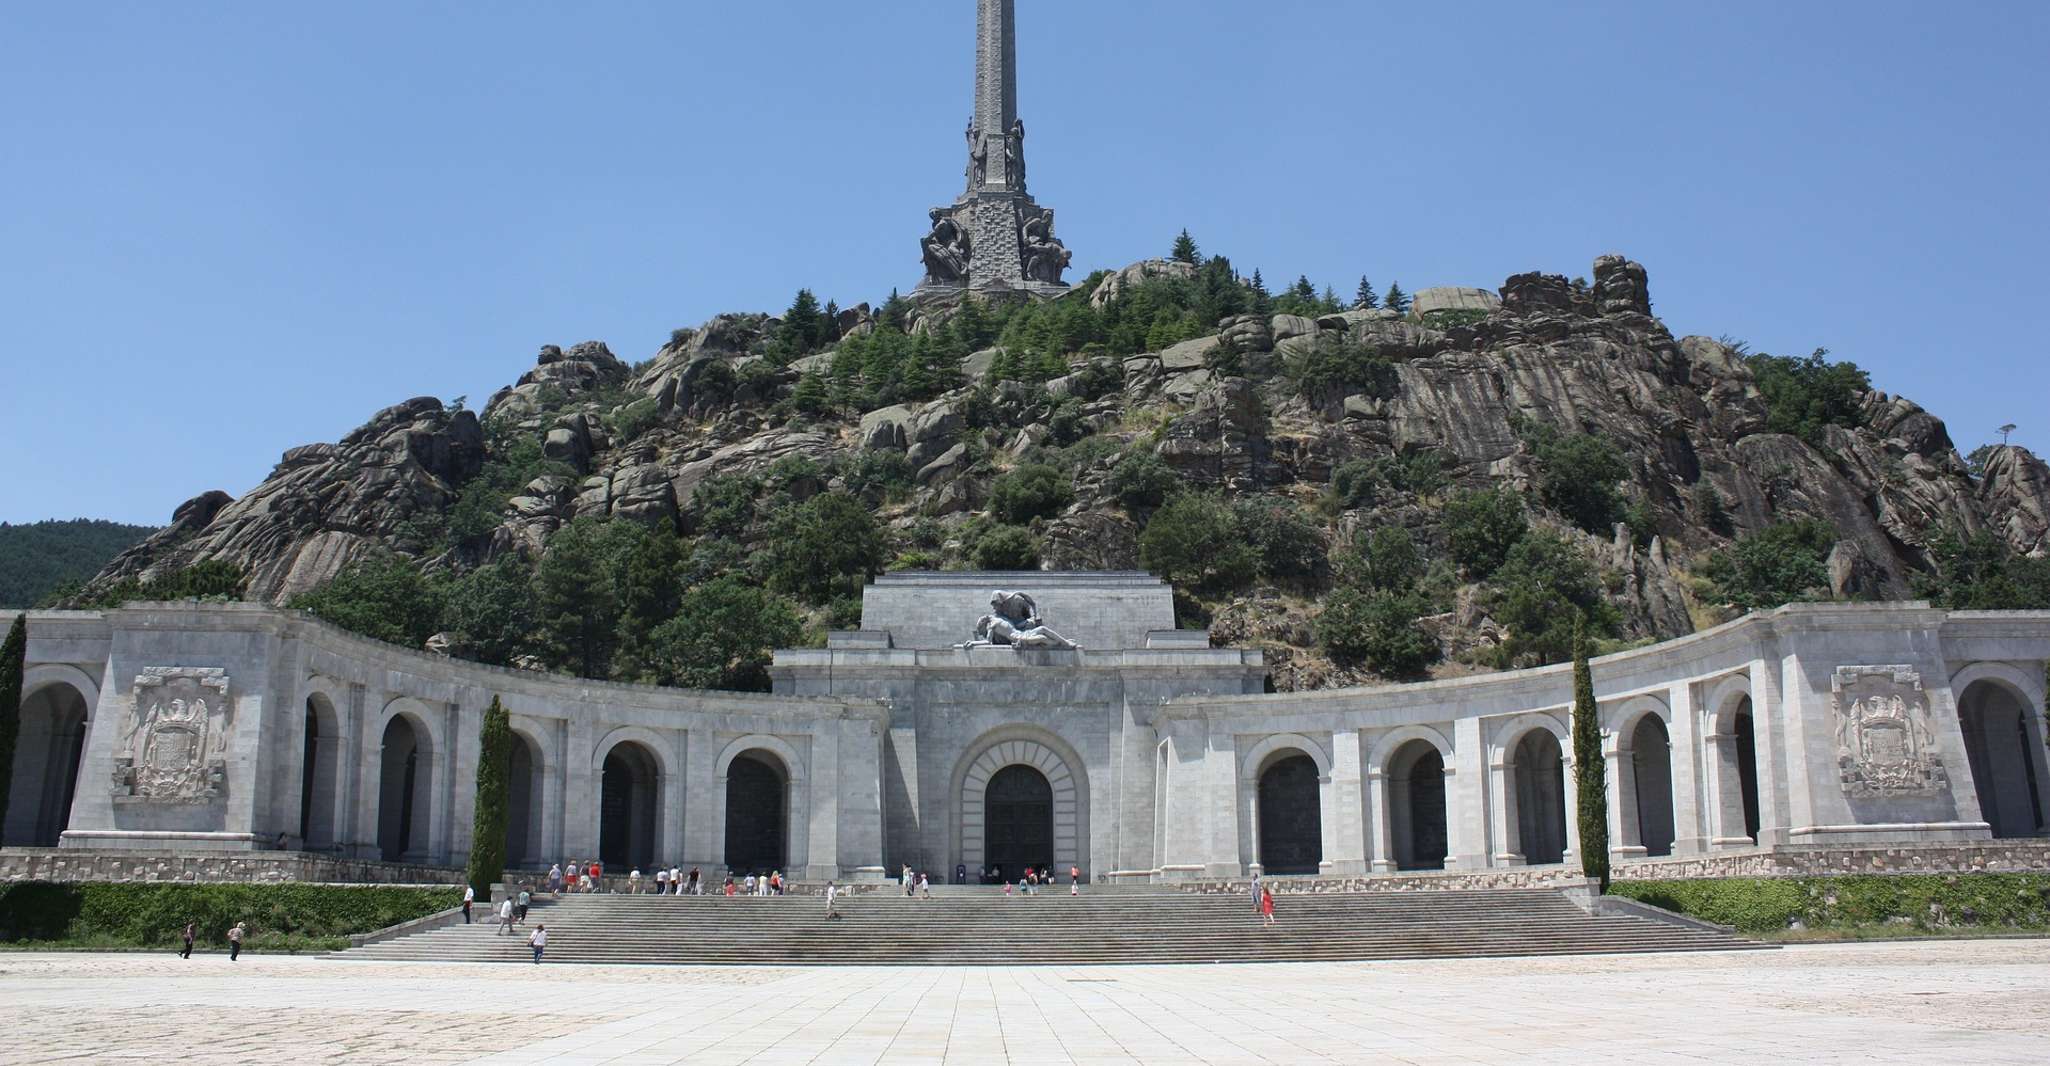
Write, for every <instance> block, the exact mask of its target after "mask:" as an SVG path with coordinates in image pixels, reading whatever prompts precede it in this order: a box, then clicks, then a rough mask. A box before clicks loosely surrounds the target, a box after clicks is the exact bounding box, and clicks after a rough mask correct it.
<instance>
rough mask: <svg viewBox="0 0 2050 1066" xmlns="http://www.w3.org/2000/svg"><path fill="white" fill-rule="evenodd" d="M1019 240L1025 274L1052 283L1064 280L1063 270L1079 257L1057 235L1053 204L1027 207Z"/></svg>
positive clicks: (1034, 279) (1033, 278)
mask: <svg viewBox="0 0 2050 1066" xmlns="http://www.w3.org/2000/svg"><path fill="white" fill-rule="evenodd" d="M1018 244H1019V248H1020V250H1021V252H1022V254H1023V256H1024V259H1025V276H1026V277H1027V278H1030V279H1032V280H1033V281H1044V282H1046V283H1048V284H1050V285H1059V284H1060V283H1061V272H1062V271H1064V270H1066V269H1068V261H1069V260H1071V259H1073V258H1074V257H1075V253H1073V252H1070V251H1068V248H1067V246H1066V245H1064V244H1062V243H1061V241H1060V238H1058V237H1056V236H1054V235H1053V208H1051V207H1042V208H1039V209H1037V210H1031V209H1027V211H1026V214H1025V225H1024V226H1022V227H1020V229H1019V233H1018Z"/></svg>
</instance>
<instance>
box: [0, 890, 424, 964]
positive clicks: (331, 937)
mask: <svg viewBox="0 0 2050 1066" xmlns="http://www.w3.org/2000/svg"><path fill="white" fill-rule="evenodd" d="M462 901H463V890H462V889H461V888H460V887H451V888H401V887H395V886H390V885H361V886H358V885H307V884H278V885H237V884H102V883H82V884H52V883H49V882H43V881H26V882H17V883H14V884H6V885H0V941H10V942H11V941H35V942H42V943H51V944H55V945H62V944H65V943H76V944H80V945H92V946H95V947H168V946H171V945H174V944H177V943H179V941H180V935H181V934H182V932H183V931H184V929H185V923H186V922H193V923H195V924H196V925H197V926H198V929H197V930H196V932H197V934H198V939H199V942H201V943H204V944H225V943H226V942H227V934H228V928H229V927H230V926H232V925H234V924H235V923H236V922H238V921H239V922H244V923H246V928H247V935H246V936H245V937H244V939H243V946H244V947H246V948H248V949H250V950H262V949H265V948H271V949H280V948H282V949H285V950H297V949H301V948H322V947H332V946H337V944H338V942H339V943H340V944H346V939H345V938H346V937H348V936H349V935H350V934H353V933H368V932H373V931H375V930H378V929H383V928H385V927H386V926H391V925H397V924H398V923H400V922H405V921H411V920H412V919H415V918H422V917H425V916H427V915H429V914H433V913H435V912H436V911H442V910H447V909H448V908H450V907H455V906H459V905H460V904H461V903H462Z"/></svg>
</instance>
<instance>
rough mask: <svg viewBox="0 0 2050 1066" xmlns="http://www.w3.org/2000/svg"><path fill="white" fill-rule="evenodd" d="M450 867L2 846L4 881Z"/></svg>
mask: <svg viewBox="0 0 2050 1066" xmlns="http://www.w3.org/2000/svg"><path fill="white" fill-rule="evenodd" d="M462 880H463V871H462V870H461V869H460V868H457V867H448V866H418V865H413V864H409V863H397V862H372V861H367V860H362V859H343V858H337V857H335V856H331V855H312V854H307V853H305V852H294V851H270V852H261V851H260V852H182V853H181V852H168V851H84V850H79V849H76V848H62V849H59V848H5V849H0V881H62V882H71V881H188V882H223V883H232V884H251V883H255V884H264V883H280V882H291V881H303V882H313V883H320V884H352V885H453V884H461V883H462Z"/></svg>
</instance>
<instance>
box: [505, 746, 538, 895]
mask: <svg viewBox="0 0 2050 1066" xmlns="http://www.w3.org/2000/svg"><path fill="white" fill-rule="evenodd" d="M541 788H542V781H541V754H540V752H538V751H536V750H535V748H534V742H533V741H532V740H529V739H527V737H526V736H524V735H522V734H520V733H517V732H516V733H514V734H513V745H512V769H511V771H510V772H509V773H508V774H507V775H506V804H505V864H506V866H507V867H508V868H512V867H520V866H528V865H533V864H535V863H536V862H537V860H539V859H540V858H541V819H540V817H539V816H538V812H539V810H540V800H541Z"/></svg>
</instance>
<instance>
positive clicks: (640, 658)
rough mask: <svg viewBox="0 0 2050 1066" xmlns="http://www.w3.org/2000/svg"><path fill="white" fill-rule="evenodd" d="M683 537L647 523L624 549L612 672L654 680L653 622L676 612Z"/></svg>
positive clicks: (684, 566) (685, 563) (684, 564)
mask: <svg viewBox="0 0 2050 1066" xmlns="http://www.w3.org/2000/svg"><path fill="white" fill-rule="evenodd" d="M688 568H689V560H688V559H687V558H686V553H685V551H684V544H683V539H682V538H681V537H678V536H677V535H676V533H675V532H674V531H673V530H671V529H670V528H669V526H668V525H666V524H662V525H655V526H650V527H648V528H647V529H645V530H643V531H642V532H641V538H640V540H639V541H637V542H636V543H635V544H634V546H633V549H632V550H631V551H629V552H628V553H627V556H626V562H625V563H624V565H623V566H622V567H621V570H620V576H619V653H618V656H617V657H616V659H615V660H614V663H613V676H615V677H618V678H620V679H621V680H626V681H652V680H654V654H655V653H654V648H653V646H652V642H651V638H652V634H653V633H654V632H655V628H656V627H657V626H660V625H661V624H662V623H664V622H667V621H669V620H670V619H671V618H674V617H675V616H676V609H677V607H678V605H680V604H681V603H682V601H683V590H684V587H685V585H686V584H687V583H688V576H687V573H686V571H687V570H688Z"/></svg>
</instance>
